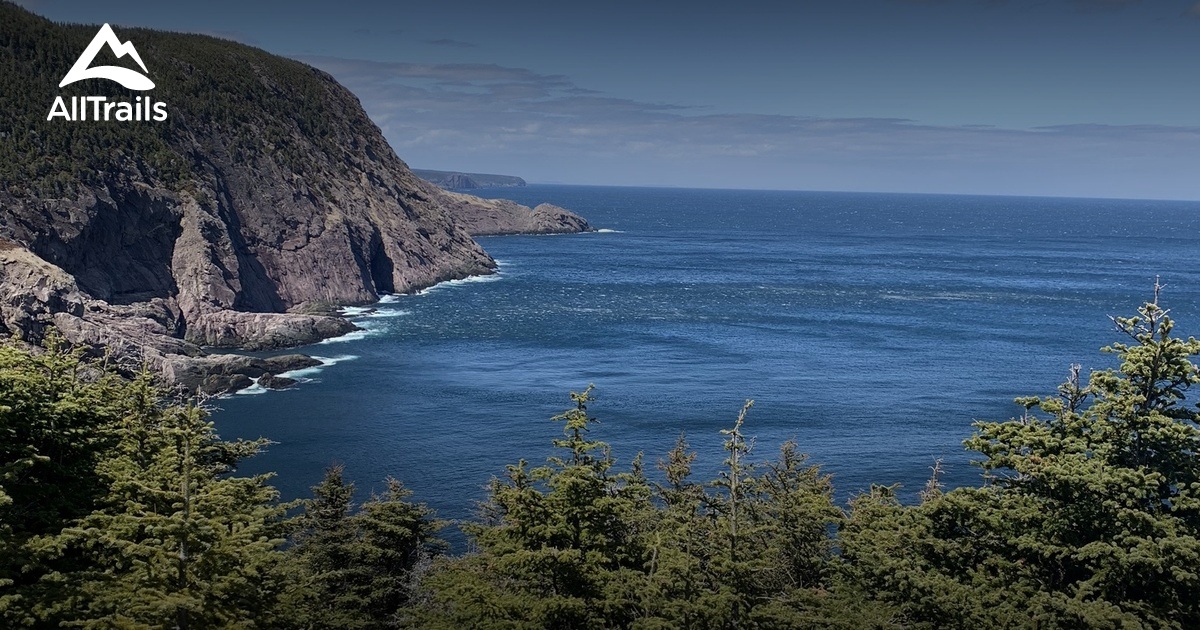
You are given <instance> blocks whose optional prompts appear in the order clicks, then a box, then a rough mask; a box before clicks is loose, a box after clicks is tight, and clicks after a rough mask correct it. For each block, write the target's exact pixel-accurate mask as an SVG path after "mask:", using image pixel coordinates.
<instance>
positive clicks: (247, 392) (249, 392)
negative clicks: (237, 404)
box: [233, 378, 271, 396]
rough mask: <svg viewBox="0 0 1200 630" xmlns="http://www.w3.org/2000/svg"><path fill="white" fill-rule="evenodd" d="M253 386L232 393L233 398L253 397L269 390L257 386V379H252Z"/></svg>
mask: <svg viewBox="0 0 1200 630" xmlns="http://www.w3.org/2000/svg"><path fill="white" fill-rule="evenodd" d="M253 380H254V384H253V385H251V386H250V387H247V388H245V389H239V390H237V391H236V392H234V393H233V395H234V396H255V395H257V394H265V393H267V392H269V391H271V390H269V389H267V388H266V387H263V386H262V385H259V384H258V379H257V378H256V379H253Z"/></svg>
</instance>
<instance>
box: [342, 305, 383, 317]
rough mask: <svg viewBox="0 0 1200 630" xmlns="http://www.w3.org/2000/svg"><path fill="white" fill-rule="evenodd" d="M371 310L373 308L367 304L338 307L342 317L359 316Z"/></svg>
mask: <svg viewBox="0 0 1200 630" xmlns="http://www.w3.org/2000/svg"><path fill="white" fill-rule="evenodd" d="M373 310H375V309H373V308H371V307H369V306H343V307H341V308H340V309H338V311H339V312H340V313H341V314H342V316H343V317H359V316H361V315H366V314H367V313H370V312H371V311H373Z"/></svg>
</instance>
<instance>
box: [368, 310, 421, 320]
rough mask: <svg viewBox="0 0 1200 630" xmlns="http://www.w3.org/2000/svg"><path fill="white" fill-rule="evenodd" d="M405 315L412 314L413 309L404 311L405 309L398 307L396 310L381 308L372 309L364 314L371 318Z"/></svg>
mask: <svg viewBox="0 0 1200 630" xmlns="http://www.w3.org/2000/svg"><path fill="white" fill-rule="evenodd" d="M405 315H412V311H404V310H398V309H396V310H394V309H384V310H380V311H372V312H369V313H365V314H364V315H363V317H365V318H369V319H379V318H388V317H404V316H405Z"/></svg>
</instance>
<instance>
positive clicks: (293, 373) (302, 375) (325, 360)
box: [243, 354, 358, 391]
mask: <svg viewBox="0 0 1200 630" xmlns="http://www.w3.org/2000/svg"><path fill="white" fill-rule="evenodd" d="M311 356H312V358H314V359H316V360H317V361H320V362H321V365H314V366H312V367H306V368H300V369H298V370H290V371H288V372H282V373H280V374H279V376H281V377H283V378H294V379H296V380H297V381H300V382H304V381H307V380H311V379H310V377H312V376H316V375H317V374H320V373H321V371H322V370H324V369H325V368H327V367H330V366H333V365H337V364H339V363H341V362H343V361H353V360H355V359H357V358H358V355H357V354H342V355H338V356H336V357H319V356H316V355H311ZM255 385H258V383H255ZM243 391H244V390H243Z"/></svg>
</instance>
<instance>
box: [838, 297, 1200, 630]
mask: <svg viewBox="0 0 1200 630" xmlns="http://www.w3.org/2000/svg"><path fill="white" fill-rule="evenodd" d="M1157 302H1158V300H1157V295H1156V299H1155V301H1154V302H1151V303H1147V304H1145V305H1144V306H1142V308H1141V309H1139V311H1138V315H1137V316H1135V317H1131V318H1116V319H1115V320H1114V321H1115V323H1116V325H1117V329H1118V331H1119V332H1120V333H1121V334H1123V335H1125V336H1126V337H1128V339H1129V340H1130V342H1122V343H1116V344H1113V345H1112V346H1110V347H1108V348H1105V351H1106V352H1110V353H1113V354H1116V355H1117V357H1118V359H1119V360H1120V367H1119V368H1117V369H1109V370H1104V371H1098V372H1093V373H1092V375H1091V377H1090V379H1089V380H1088V383H1087V385H1086V386H1085V385H1083V384H1082V383H1081V379H1080V376H1079V368H1078V366H1074V367H1073V368H1072V371H1071V375H1070V378H1068V380H1067V382H1066V383H1064V384H1063V385H1062V386H1061V387H1060V388H1059V392H1058V395H1057V396H1055V397H1051V398H1042V399H1039V398H1023V399H1018V403H1020V404H1022V405H1023V406H1024V407H1025V409H1026V413H1025V414H1024V415H1023V416H1022V417H1021V418H1020V419H1017V420H1012V421H1009V422H1000V423H994V422H993V423H979V424H978V425H977V427H978V433H977V434H976V435H975V436H974V437H972V438H971V439H969V440H967V446H968V447H969V448H971V449H972V450H975V451H977V452H979V453H981V454H982V455H983V457H984V459H983V460H982V461H981V462H980V465H981V466H982V468H983V469H984V471H985V472H986V473H987V478H988V480H989V483H988V484H987V485H986V486H985V487H983V488H963V489H958V490H954V491H951V492H948V493H944V494H943V493H940V492H935V493H931V494H928V495H927V496H926V498H925V500H924V501H923V502H922V503H921V505H919V506H916V507H913V508H905V507H903V506H901V505H899V504H898V503H897V502H896V501H895V499H894V497H893V496H891V495H890V494H889V493H888V492H886V491H884V490H880V489H877V490H876V491H874V492H873V493H872V494H871V495H869V496H865V497H861V498H860V499H858V500H857V501H856V502H855V504H854V506H853V510H852V515H851V519H850V524H849V525H848V526H847V528H846V529H845V530H844V531H843V533H842V544H843V547H844V549H845V557H846V560H847V564H848V566H849V567H850V571H851V572H852V573H853V574H854V575H855V577H856V578H857V579H858V580H859V581H860V583H861V584H863V585H864V586H865V587H866V588H868V589H870V590H872V591H874V592H878V593H879V596H880V597H881V598H882V599H885V600H887V601H892V602H894V603H897V604H898V605H901V606H902V607H903V609H904V610H905V612H906V614H907V616H908V617H909V619H910V620H911V622H912V623H913V624H914V625H917V626H928V627H942V626H945V625H954V626H962V627H966V626H992V627H995V626H1006V627H1012V626H1036V627H1043V628H1045V627H1085V626H1086V627H1141V626H1150V627H1167V628H1189V627H1197V626H1198V625H1200V600H1198V599H1197V597H1196V594H1197V593H1200V519H1198V515H1200V513H1198V512H1197V509H1198V507H1200V504H1198V503H1197V500H1198V495H1200V458H1198V457H1197V453H1198V452H1200V427H1198V425H1197V421H1198V420H1200V414H1197V412H1196V409H1195V407H1194V406H1189V405H1187V404H1186V401H1185V395H1186V392H1187V390H1188V388H1189V387H1190V386H1191V385H1192V384H1195V383H1197V382H1200V372H1198V370H1197V367H1196V365H1195V364H1194V363H1192V360H1191V359H1192V357H1194V356H1196V355H1197V354H1200V342H1198V341H1196V340H1195V339H1192V338H1189V339H1187V340H1183V339H1179V338H1176V337H1172V336H1171V333H1172V330H1173V323H1172V321H1171V319H1170V318H1169V317H1168V314H1167V312H1166V311H1165V310H1163V309H1162V308H1161V307H1159V306H1158V304H1157ZM1038 411H1040V412H1042V414H1044V415H1038V414H1037V413H1036V412H1038Z"/></svg>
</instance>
